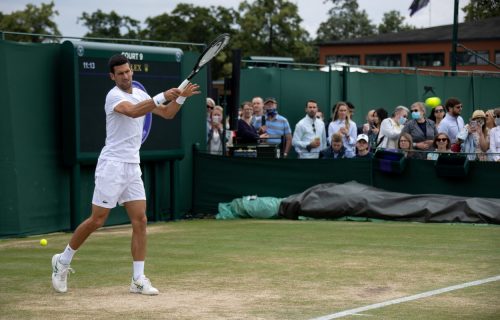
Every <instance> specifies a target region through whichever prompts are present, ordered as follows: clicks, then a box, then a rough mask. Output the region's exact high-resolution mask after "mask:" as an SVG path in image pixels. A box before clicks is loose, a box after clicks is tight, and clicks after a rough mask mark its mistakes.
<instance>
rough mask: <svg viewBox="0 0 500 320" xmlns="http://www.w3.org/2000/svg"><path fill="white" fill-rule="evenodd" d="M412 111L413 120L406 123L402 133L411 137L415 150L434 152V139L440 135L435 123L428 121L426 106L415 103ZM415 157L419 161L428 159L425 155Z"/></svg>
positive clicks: (420, 154)
mask: <svg viewBox="0 0 500 320" xmlns="http://www.w3.org/2000/svg"><path fill="white" fill-rule="evenodd" d="M410 110H411V117H412V120H409V121H408V122H407V123H405V126H404V128H403V130H401V132H406V133H409V134H410V135H411V137H412V139H413V144H412V147H413V149H414V150H415V149H416V150H420V151H432V149H433V147H432V144H433V143H434V137H435V136H436V135H437V133H438V132H437V130H436V127H435V126H434V121H432V120H429V119H426V117H425V106H424V104H423V103H422V102H415V103H414V104H412V105H411V108H410ZM415 157H416V158H419V159H425V158H427V156H426V155H425V154H424V153H419V154H415Z"/></svg>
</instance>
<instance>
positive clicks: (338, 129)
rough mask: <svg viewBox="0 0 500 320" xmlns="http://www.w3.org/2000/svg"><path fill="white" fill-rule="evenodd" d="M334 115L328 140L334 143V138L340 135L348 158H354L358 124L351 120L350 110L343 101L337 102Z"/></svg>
mask: <svg viewBox="0 0 500 320" xmlns="http://www.w3.org/2000/svg"><path fill="white" fill-rule="evenodd" d="M332 113H333V114H332V122H330V125H329V126H328V134H329V135H330V136H329V138H328V140H329V141H332V136H333V135H334V134H335V133H340V134H341V136H342V141H343V145H344V147H345V154H346V157H347V158H352V157H354V156H355V152H356V150H355V149H356V148H355V145H356V137H357V136H358V135H357V131H358V130H357V128H356V123H354V121H352V120H351V119H350V116H349V108H348V107H347V104H346V103H345V102H343V101H340V102H337V104H336V105H335V106H334V107H333V110H332Z"/></svg>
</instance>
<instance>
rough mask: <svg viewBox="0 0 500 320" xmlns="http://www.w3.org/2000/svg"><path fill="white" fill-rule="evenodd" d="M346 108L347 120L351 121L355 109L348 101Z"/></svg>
mask: <svg viewBox="0 0 500 320" xmlns="http://www.w3.org/2000/svg"><path fill="white" fill-rule="evenodd" d="M345 104H346V105H347V107H348V108H349V119H352V118H353V117H354V112H355V111H356V110H355V109H356V107H355V106H354V105H353V104H352V103H351V102H349V101H347V102H346V103H345Z"/></svg>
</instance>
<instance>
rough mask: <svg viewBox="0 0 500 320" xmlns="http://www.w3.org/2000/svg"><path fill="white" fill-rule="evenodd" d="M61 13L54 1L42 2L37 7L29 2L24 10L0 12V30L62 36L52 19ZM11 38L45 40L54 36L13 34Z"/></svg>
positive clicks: (32, 40)
mask: <svg viewBox="0 0 500 320" xmlns="http://www.w3.org/2000/svg"><path fill="white" fill-rule="evenodd" d="M56 15H59V12H57V10H54V2H51V3H48V4H45V3H42V4H40V7H37V6H35V5H33V4H27V5H26V8H25V9H24V10H23V11H14V12H12V13H11V14H5V15H4V14H2V13H0V30H4V31H11V32H24V33H36V34H46V35H54V36H60V35H61V33H60V32H59V30H58V29H57V24H56V23H55V22H54V21H52V19H53V17H54V16H56ZM9 39H12V40H14V41H29V42H43V41H45V40H47V39H54V38H52V37H40V36H28V35H26V36H25V35H12V36H9Z"/></svg>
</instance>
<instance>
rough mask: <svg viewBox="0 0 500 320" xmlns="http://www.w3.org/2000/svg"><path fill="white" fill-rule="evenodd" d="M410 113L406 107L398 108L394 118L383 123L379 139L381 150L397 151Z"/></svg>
mask: <svg viewBox="0 0 500 320" xmlns="http://www.w3.org/2000/svg"><path fill="white" fill-rule="evenodd" d="M408 111H409V110H408V108H407V107H405V106H397V107H396V109H394V112H393V113H392V116H391V117H390V118H386V119H384V120H383V121H382V123H381V124H380V132H379V134H378V137H377V139H378V142H377V143H378V147H379V148H383V149H397V147H398V139H399V135H400V134H401V130H403V126H404V124H405V122H406V120H407V118H408Z"/></svg>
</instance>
